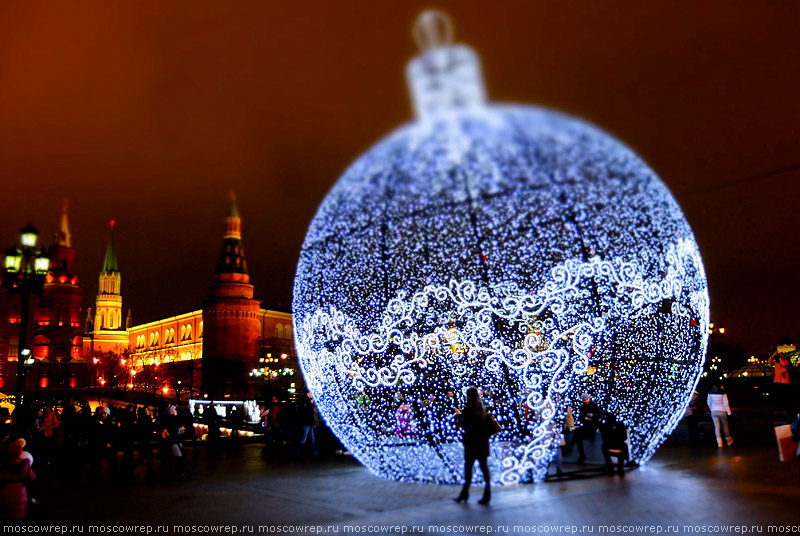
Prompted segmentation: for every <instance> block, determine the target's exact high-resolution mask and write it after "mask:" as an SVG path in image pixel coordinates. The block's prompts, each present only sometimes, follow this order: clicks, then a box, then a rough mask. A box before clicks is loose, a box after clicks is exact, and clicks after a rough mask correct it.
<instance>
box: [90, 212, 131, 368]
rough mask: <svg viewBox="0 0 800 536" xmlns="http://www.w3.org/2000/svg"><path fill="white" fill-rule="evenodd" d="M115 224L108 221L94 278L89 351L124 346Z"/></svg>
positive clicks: (104, 350)
mask: <svg viewBox="0 0 800 536" xmlns="http://www.w3.org/2000/svg"><path fill="white" fill-rule="evenodd" d="M115 225H116V221H114V220H111V224H110V234H109V237H108V246H106V256H105V259H104V260H103V268H102V270H100V277H99V280H98V288H97V301H96V307H95V311H94V329H93V330H92V334H91V345H90V347H89V351H90V352H121V351H122V350H124V349H126V348H127V347H128V334H127V330H126V329H125V326H124V325H123V324H122V293H121V287H122V275H121V274H120V272H119V265H118V263H117V244H116V241H115V240H114V226H115Z"/></svg>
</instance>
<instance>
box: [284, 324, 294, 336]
mask: <svg viewBox="0 0 800 536" xmlns="http://www.w3.org/2000/svg"><path fill="white" fill-rule="evenodd" d="M283 338H284V339H291V338H292V325H291V324H286V328H284V330H283Z"/></svg>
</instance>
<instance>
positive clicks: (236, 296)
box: [84, 201, 302, 400]
mask: <svg viewBox="0 0 800 536" xmlns="http://www.w3.org/2000/svg"><path fill="white" fill-rule="evenodd" d="M241 224H242V222H241V218H240V217H239V213H238V210H237V207H236V203H235V201H232V203H231V207H230V211H229V213H228V216H227V218H226V219H225V234H224V237H223V243H222V250H221V252H220V256H219V260H218V262H217V266H216V270H215V271H214V278H213V283H212V285H211V291H210V295H209V297H208V299H207V300H206V301H205V303H203V308H202V309H199V310H196V311H191V312H188V313H185V314H181V315H177V316H173V317H169V318H164V319H161V320H156V321H153V322H148V323H146V324H140V325H136V326H130V325H129V324H130V322H129V320H128V321H127V322H126V324H127V325H125V326H122V325H121V319H122V294H121V291H120V287H121V284H120V283H121V275H120V271H119V268H118V265H117V259H116V244H115V242H114V237H113V229H112V235H111V238H110V239H109V245H108V248H107V250H106V258H105V262H104V264H103V269H102V271H101V273H100V286H99V291H98V296H97V307H96V310H95V313H94V317H93V327H92V329H91V330H89V329H87V336H86V341H85V343H84V347H85V349H86V352H87V357H89V356H90V355H93V356H95V357H92V359H95V358H97V359H98V360H103V359H106V360H110V361H111V362H110V363H108V362H107V363H106V367H105V368H104V369H103V370H102V371H99V372H98V373H97V374H98V378H97V379H98V381H104V382H108V386H109V387H115V388H118V389H136V390H143V391H145V392H148V393H152V394H154V395H163V396H164V397H167V398H173V397H176V396H177V397H181V398H188V397H195V398H198V397H207V398H208V399H211V400H222V399H231V400H241V399H244V398H248V399H253V398H261V397H271V396H272V395H273V394H275V395H278V396H284V395H285V394H286V393H292V392H294V390H295V389H296V388H297V387H298V386H301V385H302V378H301V376H300V373H299V370H298V366H297V356H296V354H295V350H294V345H293V341H292V316H291V313H290V312H289V311H279V310H275V309H264V308H262V307H261V303H260V302H259V301H257V300H255V299H253V295H254V287H253V285H252V284H250V276H249V274H248V271H247V260H246V257H245V254H244V248H243V246H242V240H241V238H242V236H241ZM127 318H128V319H130V314H128V317H127ZM109 353H110V354H115V355H112V356H103V355H102V354H109ZM98 356H99V357H98ZM123 361H124V362H123ZM101 364H102V363H101Z"/></svg>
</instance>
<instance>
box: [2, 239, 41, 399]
mask: <svg viewBox="0 0 800 536" xmlns="http://www.w3.org/2000/svg"><path fill="white" fill-rule="evenodd" d="M38 238H39V232H38V231H37V230H36V229H35V228H34V227H33V225H31V224H30V223H29V224H28V225H27V226H26V227H25V228H24V229H21V230H20V244H21V246H18V245H17V244H14V245H13V246H12V247H11V249H9V250H7V251H6V253H5V274H4V276H3V287H4V288H5V289H6V290H7V291H8V293H9V295H11V294H15V293H19V296H20V308H19V319H18V320H19V341H18V345H17V348H18V352H17V356H18V357H17V386H16V393H15V397H14V400H15V403H16V405H17V406H18V407H19V406H20V405H21V404H22V402H23V397H24V396H25V375H26V373H27V367H29V366H31V365H33V363H34V358H33V354H32V353H31V350H30V348H28V316H29V315H28V311H29V309H30V300H31V294H37V295H39V294H41V292H42V289H43V288H44V277H45V275H46V274H47V271H48V270H49V269H50V257H49V256H48V255H47V253H46V252H45V250H44V248H41V249H40V250H39V251H36V241H37V240H38Z"/></svg>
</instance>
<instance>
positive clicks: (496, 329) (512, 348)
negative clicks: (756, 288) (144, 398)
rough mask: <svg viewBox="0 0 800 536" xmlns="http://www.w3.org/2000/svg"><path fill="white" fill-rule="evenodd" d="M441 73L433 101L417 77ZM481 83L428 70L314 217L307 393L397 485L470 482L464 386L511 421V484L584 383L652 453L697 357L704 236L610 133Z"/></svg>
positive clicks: (300, 319) (541, 452)
mask: <svg viewBox="0 0 800 536" xmlns="http://www.w3.org/2000/svg"><path fill="white" fill-rule="evenodd" d="M453 49H455V50H453ZM448 54H450V55H451V56H450V57H451V59H452V58H456V59H457V60H458V61H450V62H447V61H443V60H442V58H440V57H439V56H440V55H445V56H447V55H448ZM453 65H456V66H457V70H458V83H457V84H453V88H455V89H453V91H449V90H448V89H447V88H448V85H447V81H448V76H447V75H448V72H449V71H448V70H449V69H452V68H453ZM415 66H416V67H415ZM432 72H434V73H435V77H436V79H437V81H438V82H437V84H435V89H434V90H430V89H429V87H430V86H429V85H426V84H424V83H422V82H424V77H427V76H430V75H431V73H432ZM479 72H480V71H479V67H478V64H477V58H476V57H475V56H474V54H472V53H471V51H469V49H465V47H438V48H435V49H433V50H430V51H428V52H426V53H425V54H423V55H422V56H421V57H420V58H417V59H415V60H414V62H412V67H411V68H410V69H409V73H410V76H411V78H412V81H411V82H412V83H411V86H412V89H413V90H414V91H416V92H422V93H423V95H422V96H417V97H418V98H415V102H416V103H417V104H418V106H417V111H418V115H419V116H420V117H419V120H418V121H416V122H414V123H411V124H409V125H406V126H404V127H402V128H400V129H399V130H398V131H396V132H395V133H393V134H391V135H390V136H388V137H387V138H386V139H384V140H383V141H381V142H379V143H378V144H377V145H376V146H375V147H373V148H372V149H371V150H370V151H368V152H367V153H366V154H365V155H363V156H362V157H360V158H359V159H358V160H357V161H356V162H355V163H354V164H353V165H352V166H351V167H350V168H349V169H348V170H347V171H346V172H345V174H344V175H343V176H342V177H341V178H340V179H339V181H338V182H337V183H336V185H335V186H334V187H333V189H332V190H331V192H330V193H329V194H328V196H327V197H326V199H325V201H324V202H323V203H322V205H321V206H320V208H319V210H318V212H317V215H316V217H315V218H314V220H313V221H312V223H311V226H310V228H309V231H308V234H307V236H306V240H305V243H304V245H303V250H302V252H301V257H300V262H299V264H298V268H297V277H296V280H295V297H294V304H293V313H294V319H295V320H294V321H295V334H296V344H297V350H298V355H299V358H300V364H301V367H302V369H303V373H304V375H305V378H306V382H307V384H308V386H309V388H310V390H311V391H312V393H313V394H314V396H315V398H316V400H317V403H318V407H319V409H320V412H321V414H322V416H323V417H324V419H325V421H326V422H327V424H328V425H329V426H330V427H331V428H332V430H333V431H334V433H336V435H337V436H338V437H339V438H340V439H341V440H342V442H343V443H344V444H345V446H346V447H347V448H348V449H350V450H351V451H352V452H353V453H354V455H355V456H356V457H357V458H358V459H359V460H361V461H362V463H364V464H365V465H366V466H367V467H369V468H370V469H371V470H372V471H373V472H375V473H376V474H378V475H380V476H384V477H387V478H393V479H402V480H414V481H435V482H449V483H456V482H459V481H460V480H461V479H462V478H463V470H462V466H463V454H462V448H461V444H460V431H459V429H458V428H457V427H456V425H455V420H454V418H453V409H454V408H455V407H456V406H461V405H462V404H463V401H464V392H465V390H466V388H467V387H468V386H470V385H476V386H478V387H480V388H482V389H484V390H485V391H486V393H485V396H484V398H485V401H486V403H487V405H488V406H489V407H490V411H492V412H493V413H494V414H495V416H496V417H497V419H498V421H499V422H500V423H501V425H503V428H504V429H503V431H502V432H501V433H500V434H498V435H497V436H494V437H493V438H492V457H491V459H490V462H491V464H492V473H493V478H494V479H496V480H497V482H499V483H518V482H524V481H530V480H536V481H538V480H541V479H543V478H544V476H545V474H546V471H547V465H548V463H549V461H550V460H551V459H552V457H553V455H554V453H555V449H556V448H557V445H558V442H559V439H560V430H561V423H562V421H563V418H564V414H565V412H566V408H567V407H568V406H570V405H571V406H572V407H573V408H577V403H578V402H577V401H578V398H579V395H580V393H581V392H583V391H588V392H590V393H592V394H593V395H594V396H595V398H596V399H597V400H598V401H599V402H600V404H601V405H603V406H605V407H606V408H607V409H609V410H612V411H614V412H615V413H616V414H617V415H618V416H619V418H620V419H621V420H622V421H623V422H625V423H626V424H627V425H628V427H629V428H630V430H631V453H632V458H633V459H634V460H636V461H639V462H642V461H645V460H646V459H648V458H649V457H650V456H652V454H653V453H654V452H655V449H656V448H657V447H658V445H659V444H660V443H661V442H662V441H663V439H664V437H665V435H666V434H668V433H669V432H670V431H671V430H672V429H673V428H674V426H675V425H676V424H677V421H678V420H679V418H680V416H681V415H682V409H683V407H685V404H686V402H687V400H688V398H689V396H690V394H691V392H692V390H693V388H694V386H695V384H696V382H697V379H698V378H699V374H700V372H701V369H702V358H703V355H704V354H705V344H706V333H707V329H708V295H707V289H706V281H705V274H704V270H703V265H702V261H701V259H700V255H699V252H698V249H697V246H696V244H695V242H694V239H693V236H692V232H691V229H690V228H689V226H688V224H687V223H686V221H685V219H684V218H683V215H682V213H681V211H680V209H679V207H678V205H677V204H676V203H675V201H674V199H673V198H672V196H671V195H670V193H669V192H668V190H667V189H666V187H665V186H664V185H663V183H662V182H661V181H660V180H659V179H658V177H656V175H655V174H654V173H653V172H652V171H651V170H650V169H649V168H648V167H647V166H646V165H645V164H644V163H643V162H642V161H641V160H640V159H639V158H638V157H637V156H636V155H635V154H634V153H633V152H631V151H630V150H629V149H628V148H626V147H625V146H623V145H622V144H621V143H619V142H618V141H616V140H614V139H613V138H611V137H610V136H608V135H607V134H605V133H603V132H601V131H599V130H598V129H596V128H594V127H592V126H590V125H588V124H586V123H584V122H582V121H579V120H577V119H574V118H570V117H567V116H564V115H561V114H558V113H555V112H552V111H548V110H543V109H538V108H533V107H513V106H489V105H485V104H484V103H483V102H480V99H481V98H482V95H483V91H482V89H480V90H478V89H474V88H473V90H471V91H468V92H466V95H468V98H464V99H462V98H459V97H458V94H461V93H463V91H462V89H463V88H462V87H461V86H463V84H464V83H465V82H464V81H465V80H469V79H474V81H475V83H480V76H479ZM415 76H420V77H423V80H422V82H420V80H417V79H415V78H414V77H415ZM459 88H461V89H459ZM429 91H434V92H435V94H431V93H429ZM426 92H428V93H426ZM454 92H456V93H458V94H454ZM476 99H478V101H476Z"/></svg>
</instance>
